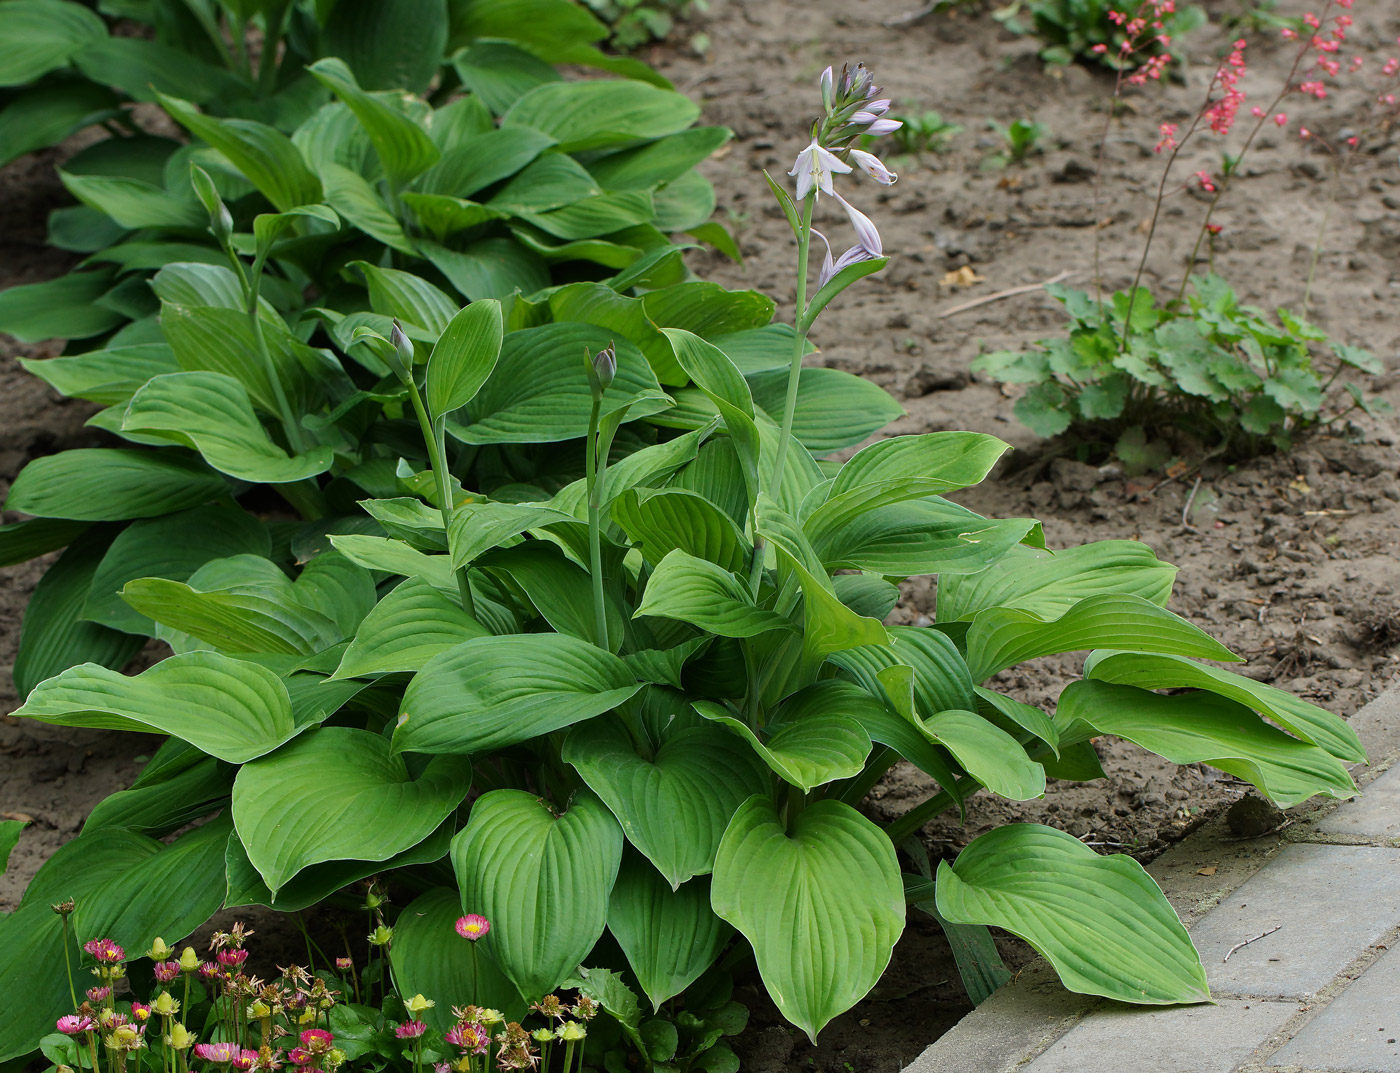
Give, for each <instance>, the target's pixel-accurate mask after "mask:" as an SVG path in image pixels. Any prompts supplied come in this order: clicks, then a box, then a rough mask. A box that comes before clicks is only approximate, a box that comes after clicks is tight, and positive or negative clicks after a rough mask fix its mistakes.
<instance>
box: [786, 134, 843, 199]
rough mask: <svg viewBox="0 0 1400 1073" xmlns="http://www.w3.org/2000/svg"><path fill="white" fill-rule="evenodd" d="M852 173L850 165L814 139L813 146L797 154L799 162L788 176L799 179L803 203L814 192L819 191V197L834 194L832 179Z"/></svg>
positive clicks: (798, 187) (798, 192)
mask: <svg viewBox="0 0 1400 1073" xmlns="http://www.w3.org/2000/svg"><path fill="white" fill-rule="evenodd" d="M850 171H851V166H850V165H849V164H846V163H844V162H842V160H841V159H840V158H839V157H837V156H836V155H835V154H833V153H830V152H828V151H827V150H825V149H823V148H822V147H821V146H820V145H818V144H817V139H815V138H813V139H812V144H811V145H809V146H807V148H806V149H804V150H802V152H800V153H798V154H797V162H796V163H795V164H793V166H792V170H791V171H790V172H788V174H789V175H793V176H796V177H797V200H798V201H799V202H801V201H805V200H807V195H808V194H810V193H811V192H812V191H813V190H816V191H818V193H819V195H820V194H834V193H835V192H836V191H835V190H834V189H833V188H832V186H831V177H832V176H833V175H848V174H850Z"/></svg>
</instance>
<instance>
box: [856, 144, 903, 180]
mask: <svg viewBox="0 0 1400 1073" xmlns="http://www.w3.org/2000/svg"><path fill="white" fill-rule="evenodd" d="M851 162H852V163H853V164H855V166H856V167H858V168H860V170H861V171H863V172H865V174H867V175H869V176H870V177H871V178H872V179H874V180H875V181H876V182H877V183H879V184H880V185H881V186H892V185H894V181H895V180H896V179H898V178H899V176H898V175H896V174H895V173H894V172H892V171H890V169H889V168H887V167H885V164H884V161H882V160H881V159H880V158H879V157H877V156H876V155H875V154H874V153H867V152H865V151H864V150H862V149H852V150H851Z"/></svg>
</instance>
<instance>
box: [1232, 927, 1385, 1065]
mask: <svg viewBox="0 0 1400 1073" xmlns="http://www.w3.org/2000/svg"><path fill="white" fill-rule="evenodd" d="M1231 960H1233V959H1231ZM1396 996H1400V950H1392V951H1390V952H1388V953H1387V954H1385V955H1384V956H1383V957H1382V958H1381V959H1380V960H1379V961H1377V962H1376V963H1375V964H1373V965H1372V966H1371V967H1370V968H1369V969H1367V970H1366V971H1365V972H1364V973H1362V975H1361V978H1360V979H1359V980H1357V981H1356V982H1355V983H1353V984H1352V985H1351V986H1350V987H1348V988H1347V989H1346V990H1345V991H1343V992H1342V993H1341V994H1340V995H1338V996H1337V998H1336V999H1334V1000H1333V1002H1332V1004H1331V1005H1330V1006H1328V1007H1327V1008H1326V1009H1325V1010H1323V1011H1322V1012H1321V1013H1320V1014H1318V1015H1317V1016H1316V1017H1314V1018H1313V1019H1312V1020H1311V1021H1309V1022H1308V1023H1307V1024H1306V1025H1304V1026H1303V1028H1302V1030H1301V1031H1300V1032H1299V1033H1298V1034H1297V1035H1296V1036H1295V1037H1294V1038H1293V1039H1292V1040H1291V1041H1290V1042H1289V1043H1288V1044H1287V1045H1286V1046H1284V1047H1283V1048H1282V1049H1281V1050H1280V1051H1279V1052H1278V1053H1277V1054H1276V1055H1274V1056H1273V1058H1272V1059H1271V1060H1270V1068H1278V1067H1280V1066H1284V1067H1287V1066H1306V1067H1308V1068H1310V1069H1314V1068H1315V1069H1344V1070H1347V1071H1348V1073H1400V1003H1397V1002H1396Z"/></svg>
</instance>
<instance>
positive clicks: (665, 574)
mask: <svg viewBox="0 0 1400 1073" xmlns="http://www.w3.org/2000/svg"><path fill="white" fill-rule="evenodd" d="M644 615H655V616H656V617H658V618H669V619H675V620H677V621H678V622H690V623H693V624H694V625H696V626H699V627H700V628H701V629H703V630H707V631H709V632H710V633H717V634H719V635H720V636H721V637H754V636H756V635H758V634H760V633H767V632H768V631H769V630H780V629H792V624H791V623H790V622H789V621H788V620H787V619H786V618H784V617H783V616H782V615H780V614H778V613H777V612H776V611H769V610H768V609H766V608H762V607H759V606H757V605H756V604H755V603H754V601H753V597H752V596H750V595H749V591H748V589H747V588H746V587H745V585H744V583H743V582H742V581H740V580H739V579H738V578H737V577H735V576H734V575H733V574H731V573H730V572H729V571H728V570H726V569H724V568H723V567H721V566H716V565H715V564H714V563H712V562H709V561H708V560H705V559H697V558H696V557H695V556H694V555H688V554H686V553H685V552H683V551H681V550H680V549H677V550H675V551H672V552H669V553H667V555H666V557H665V558H664V559H662V560H661V562H660V564H658V565H657V567H656V569H655V570H654V571H653V572H652V575H651V577H650V578H649V579H648V581H647V587H646V593H645V595H644V596H643V598H642V603H641V606H640V607H638V608H637V610H636V612H635V613H634V615H633V618H641V617H642V616H644Z"/></svg>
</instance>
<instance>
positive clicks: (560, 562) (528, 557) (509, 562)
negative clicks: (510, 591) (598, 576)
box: [477, 540, 626, 651]
mask: <svg viewBox="0 0 1400 1073" xmlns="http://www.w3.org/2000/svg"><path fill="white" fill-rule="evenodd" d="M477 565H478V567H479V568H480V569H482V570H484V571H487V572H488V573H490V574H492V575H503V576H504V577H506V578H508V579H509V580H510V581H512V582H514V583H515V584H516V585H518V586H519V587H520V589H521V590H523V591H524V593H525V596H526V598H527V599H528V600H529V602H530V603H532V604H534V605H535V609H536V610H537V611H538V612H539V614H540V616H541V617H542V618H543V619H544V620H545V621H546V622H548V623H549V624H550V625H551V626H553V627H554V629H555V630H556V631H557V632H559V633H561V634H567V635H568V636H570V637H577V638H579V639H580V640H582V641H590V642H591V641H595V640H597V620H596V617H595V614H594V607H593V584H592V581H591V580H590V579H589V576H588V571H587V570H585V569H584V568H583V567H581V566H579V564H578V563H576V562H574V561H573V560H572V559H570V558H569V557H568V556H567V555H565V554H564V551H563V549H562V548H560V547H559V546H558V545H557V544H554V543H553V542H551V541H547V540H527V541H523V542H521V543H519V544H516V545H514V546H513V547H509V548H496V549H494V550H493V551H490V552H487V553H486V554H485V555H483V556H481V558H479V559H478V560H477ZM604 616H605V619H606V628H607V633H608V643H607V646H606V647H607V648H608V650H609V651H616V650H617V649H618V648H619V647H621V644H622V638H623V634H624V632H625V631H626V622H625V621H624V619H623V616H622V610H621V608H619V607H618V606H617V604H616V602H615V601H614V600H612V599H607V600H606V601H605V605H604Z"/></svg>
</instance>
